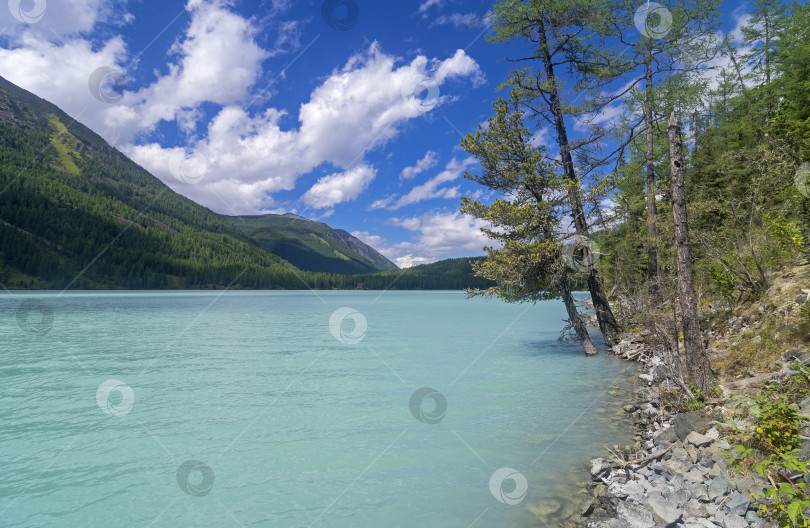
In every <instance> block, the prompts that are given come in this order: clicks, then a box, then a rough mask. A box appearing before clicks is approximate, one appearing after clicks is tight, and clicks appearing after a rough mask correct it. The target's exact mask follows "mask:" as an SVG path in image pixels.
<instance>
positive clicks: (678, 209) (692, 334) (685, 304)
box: [668, 112, 709, 392]
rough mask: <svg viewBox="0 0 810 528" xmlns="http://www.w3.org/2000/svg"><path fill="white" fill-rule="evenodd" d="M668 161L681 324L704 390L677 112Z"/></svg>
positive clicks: (705, 364)
mask: <svg viewBox="0 0 810 528" xmlns="http://www.w3.org/2000/svg"><path fill="white" fill-rule="evenodd" d="M668 135H669V163H670V176H671V178H672V214H673V216H674V219H675V249H676V255H677V262H678V293H679V304H680V307H681V327H682V328H683V344H684V349H685V355H686V370H687V377H688V379H689V381H691V382H692V383H694V384H695V386H696V387H697V388H698V389H700V390H701V391H703V392H705V391H706V389H707V388H708V386H709V361H708V357H707V356H706V352H705V349H704V348H703V337H702V336H701V333H700V322H699V320H698V315H697V297H696V295H695V285H694V279H693V276H692V256H691V255H690V250H689V226H688V223H687V216H686V189H685V185H684V175H683V172H684V171H683V140H682V139H681V125H680V123H679V122H678V119H677V118H676V117H675V112H672V115H671V116H670V118H669V129H668Z"/></svg>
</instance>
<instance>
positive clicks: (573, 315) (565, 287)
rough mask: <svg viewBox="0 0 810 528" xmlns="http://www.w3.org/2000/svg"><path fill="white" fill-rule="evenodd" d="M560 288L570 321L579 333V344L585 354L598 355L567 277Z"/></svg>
mask: <svg viewBox="0 0 810 528" xmlns="http://www.w3.org/2000/svg"><path fill="white" fill-rule="evenodd" d="M560 290H561V291H562V298H563V302H564V303H565V309H566V311H568V322H570V323H571V326H573V327H574V332H576V334H577V338H578V339H579V344H580V345H582V350H584V351H585V354H587V355H589V356H595V355H597V354H598V352H597V351H596V347H595V346H593V342H592V341H591V336H590V335H588V328H587V327H586V325H585V322H584V321H583V320H582V316H581V315H580V314H579V311H578V310H577V305H576V303H575V302H574V296H573V295H571V287H570V285H569V283H568V278H567V277H563V279H562V281H561V284H560Z"/></svg>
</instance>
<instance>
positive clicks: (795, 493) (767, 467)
mask: <svg viewBox="0 0 810 528" xmlns="http://www.w3.org/2000/svg"><path fill="white" fill-rule="evenodd" d="M807 465H808V463H807V461H803V460H799V459H798V458H796V457H795V456H794V455H793V454H791V453H782V454H774V455H771V456H770V457H768V458H767V459H765V460H763V461H762V462H760V463H759V464H757V465H756V466H754V469H755V470H756V472H757V473H759V474H760V475H761V476H763V477H767V476H770V475H776V476H777V478H779V477H781V480H782V482H779V484H778V486H775V487H770V488H768V489H766V490H765V497H762V498H760V497H758V496H756V495H754V497H753V498H754V499H756V500H760V499H763V500H760V506H759V515H760V516H761V517H763V518H765V519H766V520H768V521H777V522H778V523H779V525H780V526H785V527H796V528H807V527H808V526H810V522H809V521H808V518H807V517H805V513H804V510H805V508H810V499H808V497H807V493H806V492H805V491H806V490H807V486H808V485H807V484H806V483H805V482H803V481H799V480H797V481H794V480H793V479H791V478H790V477H788V475H787V473H788V472H794V471H795V472H801V473H802V474H806V473H807V471H808V469H807Z"/></svg>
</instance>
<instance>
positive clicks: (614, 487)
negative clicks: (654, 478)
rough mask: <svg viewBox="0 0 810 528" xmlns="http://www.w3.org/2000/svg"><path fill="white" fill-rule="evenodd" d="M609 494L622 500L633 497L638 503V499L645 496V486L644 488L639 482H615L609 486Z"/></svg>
mask: <svg viewBox="0 0 810 528" xmlns="http://www.w3.org/2000/svg"><path fill="white" fill-rule="evenodd" d="M607 492H608V493H609V494H611V495H613V496H614V497H618V498H620V499H626V498H628V497H633V499H634V500H636V502H638V497H639V496H641V497H643V496H644V486H642V485H641V484H640V483H639V482H638V481H637V480H630V481H628V482H626V483H624V484H620V483H618V482H613V483H611V484H610V486H608V489H607Z"/></svg>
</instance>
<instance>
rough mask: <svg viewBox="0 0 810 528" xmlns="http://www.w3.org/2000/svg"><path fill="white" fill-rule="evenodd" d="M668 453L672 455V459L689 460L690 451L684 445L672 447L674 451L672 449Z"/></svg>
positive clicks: (678, 460)
mask: <svg viewBox="0 0 810 528" xmlns="http://www.w3.org/2000/svg"><path fill="white" fill-rule="evenodd" d="M668 454H669V455H670V457H669V458H670V459H671V460H675V461H677V462H683V463H686V462H688V461H689V452H688V451H687V450H686V449H684V448H683V447H674V448H672V451H670V452H669V453H668Z"/></svg>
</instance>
